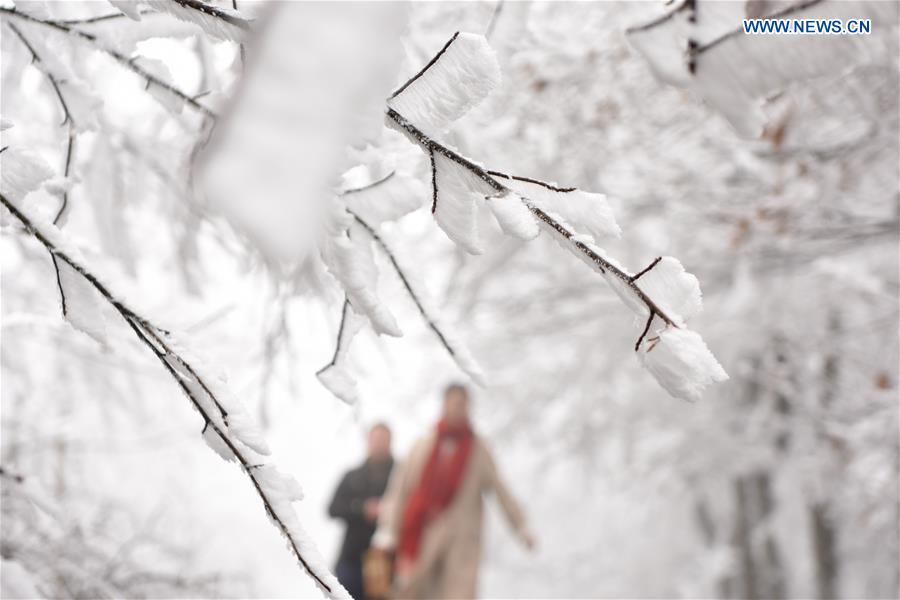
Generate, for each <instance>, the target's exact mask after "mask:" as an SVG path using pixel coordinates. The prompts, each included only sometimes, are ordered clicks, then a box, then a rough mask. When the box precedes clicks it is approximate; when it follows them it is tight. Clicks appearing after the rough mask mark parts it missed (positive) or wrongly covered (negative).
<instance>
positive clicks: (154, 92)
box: [134, 56, 184, 115]
mask: <svg viewBox="0 0 900 600" xmlns="http://www.w3.org/2000/svg"><path fill="white" fill-rule="evenodd" d="M134 62H135V63H136V64H137V66H139V67H140V68H141V69H143V70H144V71H146V72H147V73H149V74H150V75H153V76H154V77H155V78H156V79H158V80H159V81H162V82H165V83H169V82H171V81H172V74H171V72H169V67H167V66H166V64H165V63H164V62H162V61H159V60H156V59H153V58H147V57H146V56H139V57H137V58H136V59H134ZM146 89H147V92H148V93H149V94H150V95H151V96H153V97H154V98H155V99H156V100H157V101H158V102H159V103H160V104H162V105H163V107H164V108H165V109H166V110H168V111H169V112H171V113H172V114H175V115H178V114H181V111H182V110H184V98H182V97H181V96H179V95H178V94H175V93H174V92H172V91H171V90H170V89H169V88H167V87H165V86H163V85H160V84H157V83H154V82H152V81H148V82H147V88H146Z"/></svg>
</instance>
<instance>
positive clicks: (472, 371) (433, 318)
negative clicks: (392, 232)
mask: <svg viewBox="0 0 900 600" xmlns="http://www.w3.org/2000/svg"><path fill="white" fill-rule="evenodd" d="M348 212H349V213H350V214H351V215H352V216H353V220H354V221H355V222H356V223H358V224H359V225H360V226H361V227H362V228H363V230H364V231H365V232H366V233H367V234H368V235H369V236H370V237H371V238H372V240H373V241H374V242H375V244H376V245H377V246H378V247H379V248H380V249H381V251H382V253H383V254H384V255H385V256H386V257H387V259H388V262H390V263H391V267H392V268H393V269H394V272H395V273H396V274H397V277H399V278H400V282H401V283H402V284H403V289H405V290H406V292H407V294H409V297H410V299H411V300H412V301H413V304H415V305H416V309H417V310H418V311H419V314H420V315H422V319H423V320H424V321H425V324H426V325H427V326H428V328H429V329H430V330H431V331H432V332H434V335H435V336H436V337H437V339H438V341H439V342H440V344H441V346H443V348H444V350H446V351H447V354H449V355H450V358H452V359H453V360H454V362H456V364H457V365H458V366H459V368H461V369H462V370H463V371H464V372H465V373H467V374H468V375H469V376H470V377H472V379H473V380H474V381H475V382H476V383H479V384H481V385H484V374H483V373H482V372H481V369H480V368H479V367H478V365H477V364H476V363H475V361H474V360H473V359H472V357H471V356H470V355H469V351H468V349H466V348H465V347H464V346H462V345H461V344H458V343H456V340H453V339H452V335H451V334H450V332H449V330H447V328H446V327H443V326H442V325H441V321H440V318H439V317H438V314H437V311H435V310H434V309H433V307H431V306H430V302H429V301H428V299H427V295H426V294H425V292H424V290H422V289H418V288H419V285H418V282H417V281H416V279H415V278H413V277H412V276H411V275H410V274H408V273H407V272H406V270H405V269H404V268H403V267H401V266H400V263H399V262H398V259H397V256H396V254H395V253H394V251H393V250H391V247H390V246H389V245H388V243H387V242H386V241H385V240H384V238H383V237H382V236H381V235H379V234H378V231H376V229H375V227H374V226H372V225H371V224H369V223H368V222H366V221H365V220H364V219H363V218H362V217H360V216H359V215H357V214H355V213H354V212H353V211H352V210H348Z"/></svg>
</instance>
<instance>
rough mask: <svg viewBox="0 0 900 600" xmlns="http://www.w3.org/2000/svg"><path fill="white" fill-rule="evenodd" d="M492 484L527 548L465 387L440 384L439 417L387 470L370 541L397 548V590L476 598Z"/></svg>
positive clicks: (407, 594)
mask: <svg viewBox="0 0 900 600" xmlns="http://www.w3.org/2000/svg"><path fill="white" fill-rule="evenodd" d="M488 491H493V492H494V493H495V494H496V496H497V499H498V500H499V502H500V506H501V508H502V509H503V512H504V514H505V515H506V518H507V521H508V522H509V524H510V526H511V527H512V529H513V530H514V531H515V533H516V534H517V535H518V537H519V539H520V540H521V541H522V543H523V544H524V545H525V546H526V547H528V548H529V549H531V548H533V547H534V539H533V538H532V536H531V534H530V533H529V530H528V528H527V526H526V523H525V518H524V515H523V513H522V510H521V509H520V507H519V504H518V503H517V502H516V500H515V499H514V498H513V497H512V495H511V494H510V492H509V490H508V489H507V487H506V485H505V484H504V483H503V481H502V479H501V478H500V476H499V474H498V473H497V467H496V465H495V464H494V459H493V457H492V456H491V453H490V451H489V450H488V447H487V445H486V444H485V442H484V440H483V439H482V438H481V437H480V436H478V435H477V434H476V433H475V432H473V430H472V426H471V424H470V421H469V392H468V390H467V389H466V388H465V387H464V386H462V385H460V384H452V385H450V386H448V387H447V388H446V389H445V391H444V398H443V407H442V413H441V418H440V420H439V421H438V423H437V425H436V426H435V427H434V429H433V431H431V432H430V433H429V434H427V435H426V436H425V437H423V438H422V439H421V440H419V441H418V442H417V443H416V444H415V445H414V446H413V448H412V450H411V451H410V454H409V457H408V459H407V460H406V461H405V462H404V463H403V464H402V465H401V466H399V467H398V468H397V469H396V470H395V472H394V474H393V475H392V476H391V481H390V483H389V485H388V491H387V493H386V494H385V498H384V510H382V511H381V515H380V516H379V521H378V531H377V533H376V534H375V538H374V540H373V541H374V545H375V547H376V548H379V549H381V550H387V551H391V550H393V551H394V553H395V574H396V581H395V591H396V597H397V598H454V599H462V598H474V597H475V593H476V588H477V579H478V566H479V562H480V559H481V530H482V521H483V518H482V514H483V510H484V501H483V497H484V492H488Z"/></svg>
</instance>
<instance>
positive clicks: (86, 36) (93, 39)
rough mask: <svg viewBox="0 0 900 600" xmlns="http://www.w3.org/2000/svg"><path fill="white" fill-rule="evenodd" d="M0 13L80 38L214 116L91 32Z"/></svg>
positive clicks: (0, 9) (12, 11)
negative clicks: (109, 46) (106, 44)
mask: <svg viewBox="0 0 900 600" xmlns="http://www.w3.org/2000/svg"><path fill="white" fill-rule="evenodd" d="M0 14H3V15H7V16H11V17H14V18H17V19H22V20H23V21H27V22H30V23H36V24H39V25H43V26H44V27H49V28H52V29H55V30H57V31H60V32H62V33H65V34H67V35H70V36H72V37H74V38H76V39H79V40H82V41H84V42H86V43H87V44H89V45H90V46H91V47H93V48H95V49H96V50H99V51H100V52H103V53H104V54H106V55H108V56H110V57H111V58H113V59H114V60H115V61H116V62H118V63H119V64H120V65H122V66H123V67H125V68H126V69H128V70H129V71H131V72H133V73H135V74H136V75H138V76H139V77H141V78H143V79H144V80H145V81H146V82H147V83H148V84H152V85H155V86H159V87H160V88H162V89H164V90H166V91H167V92H169V93H170V94H172V95H174V96H176V97H177V98H178V99H179V100H181V101H182V102H184V103H185V104H188V105H189V106H191V107H192V108H194V109H196V110H197V111H199V112H200V113H202V114H203V115H204V116H206V117H209V118H212V119H214V118H216V113H215V112H213V111H212V110H210V109H209V108H207V107H206V106H204V105H203V104H200V103H199V102H197V99H196V98H195V97H194V96H192V95H190V94H188V93H186V92H184V91H182V90H180V89H178V88H177V87H175V86H174V85H172V84H170V83H168V82H166V81H163V80H162V79H160V78H159V77H157V76H155V75H153V74H152V73H150V72H148V71H147V70H146V69H143V68H142V67H140V66H139V65H137V64H136V63H135V62H134V61H133V60H131V59H130V58H128V57H127V56H125V55H124V54H122V53H121V52H118V51H117V50H114V49H112V48H108V47H107V46H105V45H104V44H103V43H102V42H101V41H100V40H99V39H98V38H97V36H96V35H94V34H92V33H88V32H86V31H82V30H80V29H77V28H75V27H72V26H69V25H66V24H65V23H63V22H62V21H52V20H49V19H40V18H38V17H35V16H32V15H29V14H26V13H23V12H20V11H17V10H16V9H15V8H6V7H0Z"/></svg>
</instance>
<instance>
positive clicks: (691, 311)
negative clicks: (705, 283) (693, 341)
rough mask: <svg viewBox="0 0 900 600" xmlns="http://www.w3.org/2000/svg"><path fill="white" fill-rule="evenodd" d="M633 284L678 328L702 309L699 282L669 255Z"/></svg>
mask: <svg viewBox="0 0 900 600" xmlns="http://www.w3.org/2000/svg"><path fill="white" fill-rule="evenodd" d="M635 283H636V284H637V286H638V287H639V288H641V290H642V291H643V292H644V293H645V294H647V295H648V296H649V297H650V298H652V299H653V301H654V302H655V303H656V305H657V306H659V308H660V310H662V311H663V312H665V313H666V315H668V316H669V317H671V318H672V319H673V320H674V321H675V323H676V324H677V325H679V326H681V325H684V323H685V321H687V320H688V319H690V318H691V317H692V316H694V315H695V314H697V313H698V312H700V309H701V308H702V305H703V300H702V296H701V293H700V282H699V281H698V280H697V278H696V277H695V276H694V275H693V274H691V273H688V272H686V271H685V270H684V267H683V266H682V265H681V262H679V261H678V259H677V258H674V257H672V256H664V257H662V259H661V260H660V261H659V262H658V263H656V266H654V267H653V268H652V269H650V270H649V271H647V272H646V273H644V274H643V275H641V277H640V279H638V280H637V281H636V282H635Z"/></svg>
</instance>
